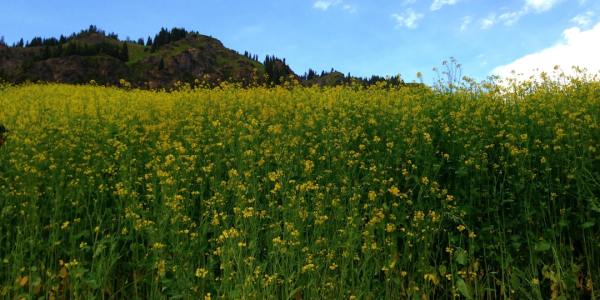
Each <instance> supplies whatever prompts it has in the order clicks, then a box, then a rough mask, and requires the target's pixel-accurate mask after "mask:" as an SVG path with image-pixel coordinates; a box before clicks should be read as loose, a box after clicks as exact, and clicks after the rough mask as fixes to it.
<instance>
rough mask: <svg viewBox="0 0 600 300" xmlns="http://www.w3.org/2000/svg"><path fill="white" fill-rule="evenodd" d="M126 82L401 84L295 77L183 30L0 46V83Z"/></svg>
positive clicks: (272, 60)
mask: <svg viewBox="0 0 600 300" xmlns="http://www.w3.org/2000/svg"><path fill="white" fill-rule="evenodd" d="M121 79H125V80H127V81H128V82H130V83H131V84H132V85H133V86H135V87H141V88H171V87H173V86H175V85H176V84H177V83H178V82H187V83H191V84H208V85H215V84H218V83H220V82H223V81H228V82H236V83H240V84H242V85H249V84H251V83H257V84H271V85H279V84H283V83H284V82H286V81H289V80H296V81H299V82H301V83H302V84H304V85H319V86H332V85H341V84H347V83H350V82H358V83H362V84H364V85H371V84H375V83H378V82H381V81H384V82H386V83H388V84H392V85H404V82H403V81H402V80H400V78H399V77H393V78H383V77H380V76H373V77H371V78H370V79H368V78H358V77H351V76H349V75H348V76H346V75H344V74H343V73H341V72H338V71H335V70H333V69H332V70H331V71H330V72H321V73H320V75H318V74H317V73H316V72H315V71H313V70H309V72H308V73H305V74H304V75H302V76H299V75H297V74H296V73H295V72H294V71H293V70H292V69H291V68H290V67H289V66H288V65H287V63H286V61H285V59H280V58H277V57H275V56H267V57H266V58H265V60H264V61H263V62H260V61H259V60H258V56H257V55H252V54H249V53H248V52H246V53H244V54H240V53H238V52H236V51H235V50H232V49H229V48H227V47H225V46H224V45H223V43H221V41H219V40H218V39H216V38H213V37H210V36H206V35H202V34H200V33H198V32H194V31H187V30H185V29H183V28H173V29H171V30H167V29H165V28H163V29H161V31H160V32H159V33H157V34H156V35H155V36H154V38H151V37H148V39H147V40H146V41H144V39H141V38H140V39H138V40H137V41H132V40H129V39H126V40H120V39H119V37H118V36H117V35H116V34H114V33H106V32H104V31H103V30H100V29H98V28H97V27H96V26H93V25H92V26H90V27H89V28H88V29H86V30H82V31H80V32H79V33H74V34H72V35H70V36H68V37H65V36H63V35H61V36H60V37H59V38H41V37H35V38H33V39H32V40H31V41H28V42H24V41H23V39H21V40H20V41H19V42H18V43H15V44H13V45H12V46H8V45H5V44H3V43H2V42H0V80H5V81H8V82H12V83H22V82H26V81H32V82H37V81H42V82H58V83H73V84H82V83H89V82H91V81H94V82H96V83H98V84H108V85H117V84H119V82H120V80H121Z"/></svg>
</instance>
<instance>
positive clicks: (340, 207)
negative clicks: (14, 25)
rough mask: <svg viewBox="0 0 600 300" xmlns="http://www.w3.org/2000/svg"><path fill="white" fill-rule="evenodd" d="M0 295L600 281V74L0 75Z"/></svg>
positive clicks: (217, 295)
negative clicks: (391, 81)
mask: <svg viewBox="0 0 600 300" xmlns="http://www.w3.org/2000/svg"><path fill="white" fill-rule="evenodd" d="M0 123H2V124H4V126H5V127H6V128H7V129H8V132H7V133H6V142H5V143H4V144H3V145H2V146H1V147H0V298H4V299H21V298H24V299H39V298H42V299H43V298H45V299H163V298H169V299H176V298H183V299H295V300H297V299H455V298H462V299H586V298H587V299H598V297H600V198H599V197H600V125H599V124H600V83H598V82H594V81H585V80H572V81H570V82H567V83H564V82H563V83H561V84H558V83H553V82H550V81H544V82H538V83H533V82H529V83H522V84H519V85H512V86H510V87H499V86H492V85H489V86H487V87H486V86H471V87H470V88H461V89H457V90H454V91H452V92H448V91H441V90H434V89H430V88H426V87H416V88H385V87H381V86H380V87H372V88H362V87H359V86H347V87H334V88H324V89H321V88H316V87H314V88H306V87H295V86H286V87H276V88H266V87H254V88H249V89H243V88H238V87H235V86H227V85H223V86H221V87H218V88H214V89H189V88H182V89H181V90H180V91H176V92H171V93H167V92H154V91H140V90H125V89H116V88H107V87H99V86H70V85H57V84H26V85H21V86H2V87H0Z"/></svg>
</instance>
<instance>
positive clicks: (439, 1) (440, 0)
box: [430, 0, 458, 11]
mask: <svg viewBox="0 0 600 300" xmlns="http://www.w3.org/2000/svg"><path fill="white" fill-rule="evenodd" d="M457 2H458V0H433V3H431V7H430V9H431V10H432V11H433V10H438V9H440V8H442V7H444V6H445V5H454V4H456V3H457Z"/></svg>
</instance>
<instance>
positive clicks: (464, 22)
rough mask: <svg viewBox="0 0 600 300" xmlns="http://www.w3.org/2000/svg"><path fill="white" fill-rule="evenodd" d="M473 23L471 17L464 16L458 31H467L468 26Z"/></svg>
mask: <svg viewBox="0 0 600 300" xmlns="http://www.w3.org/2000/svg"><path fill="white" fill-rule="evenodd" d="M471 22H473V18H472V17H471V16H466V17H464V18H463V19H462V24H460V31H466V30H467V29H469V25H471Z"/></svg>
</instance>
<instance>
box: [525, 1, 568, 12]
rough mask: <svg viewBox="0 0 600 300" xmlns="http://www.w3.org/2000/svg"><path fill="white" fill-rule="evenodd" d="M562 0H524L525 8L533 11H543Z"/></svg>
mask: <svg viewBox="0 0 600 300" xmlns="http://www.w3.org/2000/svg"><path fill="white" fill-rule="evenodd" d="M560 1H562V0H525V9H532V10H534V11H535V12H538V13H540V12H545V11H547V10H550V9H551V8H552V7H554V5H556V4H557V3H558V2H560Z"/></svg>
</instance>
